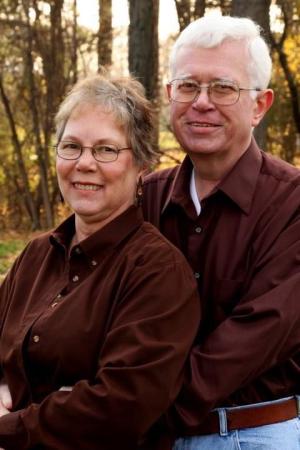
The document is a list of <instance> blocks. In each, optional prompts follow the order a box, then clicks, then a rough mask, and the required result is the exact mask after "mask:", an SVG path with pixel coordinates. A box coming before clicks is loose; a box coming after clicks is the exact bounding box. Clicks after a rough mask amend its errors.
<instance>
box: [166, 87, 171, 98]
mask: <svg viewBox="0 0 300 450" xmlns="http://www.w3.org/2000/svg"><path fill="white" fill-rule="evenodd" d="M166 89H167V96H168V99H169V101H171V85H170V83H167V84H166Z"/></svg>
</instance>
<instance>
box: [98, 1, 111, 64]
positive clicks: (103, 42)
mask: <svg viewBox="0 0 300 450" xmlns="http://www.w3.org/2000/svg"><path fill="white" fill-rule="evenodd" d="M99 24H100V25H99V32H98V70H100V68H101V66H104V67H105V66H110V65H111V63H112V39H113V32H112V0H99Z"/></svg>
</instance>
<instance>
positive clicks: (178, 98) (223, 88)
mask: <svg viewBox="0 0 300 450" xmlns="http://www.w3.org/2000/svg"><path fill="white" fill-rule="evenodd" d="M169 86H170V91H169V93H170V99H171V100H173V101H174V102H179V103H193V102H194V101H196V100H197V99H198V97H199V95H200V94H201V90H202V89H207V94H208V97H209V99H210V101H211V102H212V103H215V104H216V105H223V106H229V105H234V104H235V103H237V102H238V100H239V98H240V92H241V91H261V89H259V88H241V87H239V86H238V84H237V83H235V82H234V81H229V80H213V81H211V82H210V83H208V84H199V83H197V81H195V80H192V79H187V78H184V79H175V80H172V81H171V82H170V83H169Z"/></svg>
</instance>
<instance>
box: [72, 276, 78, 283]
mask: <svg viewBox="0 0 300 450" xmlns="http://www.w3.org/2000/svg"><path fill="white" fill-rule="evenodd" d="M72 280H73V281H74V283H75V282H76V281H78V280H79V276H78V275H74V277H73V278H72Z"/></svg>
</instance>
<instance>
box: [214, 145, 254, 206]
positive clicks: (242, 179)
mask: <svg viewBox="0 0 300 450" xmlns="http://www.w3.org/2000/svg"><path fill="white" fill-rule="evenodd" d="M261 165H262V155H261V151H260V149H259V148H258V146H257V144H256V142H255V140H254V139H252V141H251V144H250V146H249V147H248V149H247V150H246V152H245V153H244V154H243V155H242V156H241V157H240V159H239V160H238V161H237V163H236V164H235V165H234V166H233V168H232V169H231V171H230V172H229V173H228V174H227V175H226V177H225V178H224V179H223V180H222V181H221V183H220V184H219V185H218V187H217V189H218V190H220V191H222V192H224V193H225V194H226V195H227V197H229V198H231V200H232V201H233V202H235V203H236V204H237V205H238V206H239V207H240V208H241V209H242V210H243V211H244V212H245V213H246V214H249V213H250V210H251V205H252V200H253V196H254V192H255V190H256V184H257V179H258V175H259V173H260V169H261Z"/></svg>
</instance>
